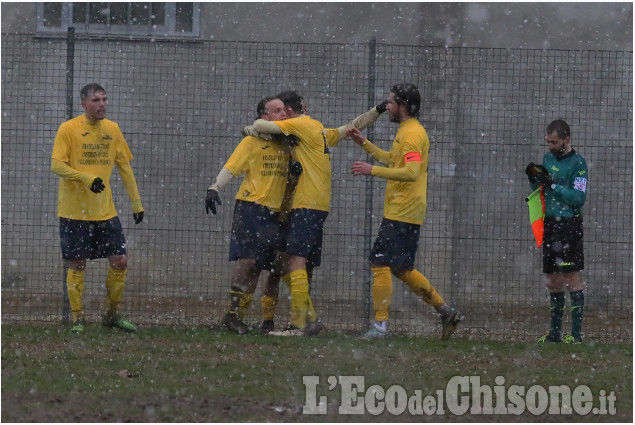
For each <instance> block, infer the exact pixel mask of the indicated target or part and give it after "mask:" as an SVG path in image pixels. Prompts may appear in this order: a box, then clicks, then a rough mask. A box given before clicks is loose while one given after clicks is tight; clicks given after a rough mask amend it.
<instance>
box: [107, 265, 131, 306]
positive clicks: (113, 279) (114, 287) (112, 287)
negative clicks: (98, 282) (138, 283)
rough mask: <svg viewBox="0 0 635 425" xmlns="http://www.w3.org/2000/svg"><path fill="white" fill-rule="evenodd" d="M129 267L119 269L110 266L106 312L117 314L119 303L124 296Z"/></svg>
mask: <svg viewBox="0 0 635 425" xmlns="http://www.w3.org/2000/svg"><path fill="white" fill-rule="evenodd" d="M127 273H128V269H124V270H118V269H113V268H112V267H111V266H108V276H107V277H106V313H107V314H116V313H117V310H118V309H119V303H120V302H121V298H123V288H124V286H125V282H126V274H127Z"/></svg>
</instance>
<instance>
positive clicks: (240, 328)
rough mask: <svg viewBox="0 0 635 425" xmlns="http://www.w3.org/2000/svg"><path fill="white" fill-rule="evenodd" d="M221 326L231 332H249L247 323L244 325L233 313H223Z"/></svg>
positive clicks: (242, 333) (240, 333)
mask: <svg viewBox="0 0 635 425" xmlns="http://www.w3.org/2000/svg"><path fill="white" fill-rule="evenodd" d="M223 326H225V327H226V328H227V329H228V330H230V331H232V332H236V333H237V334H238V335H244V334H246V333H249V328H248V327H247V325H245V324H244V323H243V321H242V320H240V317H238V316H237V315H236V314H235V313H227V314H225V317H223Z"/></svg>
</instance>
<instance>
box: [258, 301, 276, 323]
mask: <svg viewBox="0 0 635 425" xmlns="http://www.w3.org/2000/svg"><path fill="white" fill-rule="evenodd" d="M260 305H261V306H262V320H263V321H265V320H273V318H274V317H275V316H276V306H277V305H278V298H274V297H268V296H263V297H261V298H260Z"/></svg>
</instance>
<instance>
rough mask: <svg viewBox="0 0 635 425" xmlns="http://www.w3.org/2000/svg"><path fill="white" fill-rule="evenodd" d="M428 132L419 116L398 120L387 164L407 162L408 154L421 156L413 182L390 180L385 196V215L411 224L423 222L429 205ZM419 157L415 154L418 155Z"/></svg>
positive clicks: (395, 164) (390, 165)
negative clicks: (402, 120)
mask: <svg viewBox="0 0 635 425" xmlns="http://www.w3.org/2000/svg"><path fill="white" fill-rule="evenodd" d="M429 152H430V141H429V140H428V134H427V133H426V130H425V129H424V128H423V126H422V125H421V124H420V123H419V121H417V119H416V118H411V119H408V120H406V121H404V122H401V123H400V124H399V131H397V135H396V136H395V140H394V141H393V143H392V147H391V149H390V160H389V164H388V168H402V167H405V166H406V161H407V160H408V158H406V155H407V154H412V153H416V154H418V155H419V157H420V159H421V164H420V168H419V175H418V176H417V178H416V180H415V181H413V182H402V181H396V180H388V181H387V183H386V197H385V198H384V217H385V218H387V219H389V220H396V221H403V222H406V223H411V224H419V225H421V224H423V219H424V218H425V215H426V209H427V200H426V197H427V190H428V156H429ZM415 158H416V155H415Z"/></svg>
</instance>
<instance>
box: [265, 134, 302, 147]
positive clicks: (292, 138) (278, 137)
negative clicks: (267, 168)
mask: <svg viewBox="0 0 635 425" xmlns="http://www.w3.org/2000/svg"><path fill="white" fill-rule="evenodd" d="M271 140H273V141H274V142H282V143H285V144H287V145H289V146H298V144H299V143H300V138H299V137H298V136H296V135H293V134H289V135H288V136H287V135H284V134H272V135H271Z"/></svg>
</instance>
